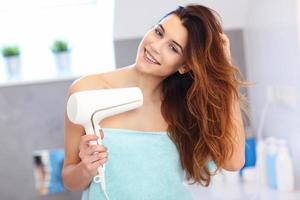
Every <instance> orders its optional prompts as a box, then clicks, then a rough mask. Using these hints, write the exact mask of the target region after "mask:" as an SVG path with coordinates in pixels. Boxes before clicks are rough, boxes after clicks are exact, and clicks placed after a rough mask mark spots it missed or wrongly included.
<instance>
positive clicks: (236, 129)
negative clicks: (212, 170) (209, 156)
mask: <svg viewBox="0 0 300 200" xmlns="http://www.w3.org/2000/svg"><path fill="white" fill-rule="evenodd" d="M220 35H221V39H222V40H223V48H224V52H225V56H226V57H227V59H228V61H229V63H231V60H232V59H231V53H230V41H229V38H228V37H227V36H226V35H225V34H224V33H221V34H220ZM231 109H232V110H231V115H232V120H233V128H232V130H231V132H230V133H231V134H232V135H231V136H232V138H233V141H234V143H233V152H232V155H231V156H230V157H229V158H228V159H227V160H226V162H225V163H224V166H223V169H225V170H229V171H237V170H240V169H241V168H242V167H243V166H244V164H245V133H244V124H243V120H242V114H241V109H240V104H239V101H238V99H237V98H236V97H233V103H232V107H231Z"/></svg>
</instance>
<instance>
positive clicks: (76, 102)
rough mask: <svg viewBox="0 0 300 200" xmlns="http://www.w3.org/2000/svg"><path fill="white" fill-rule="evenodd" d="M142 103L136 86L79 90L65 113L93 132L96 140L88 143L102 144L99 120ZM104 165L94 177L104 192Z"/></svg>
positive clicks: (73, 95) (72, 120) (69, 101)
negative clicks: (96, 137)
mask: <svg viewBox="0 0 300 200" xmlns="http://www.w3.org/2000/svg"><path fill="white" fill-rule="evenodd" d="M142 105H143V94H142V92H141V90H140V88H138V87H129V88H116V89H99V90H87V91H80V92H76V93H74V94H72V95H71V96H70V98H69V100H68V102H67V115H68V118H69V120H70V121H71V122H73V123H75V124H79V125H82V126H83V127H84V129H85V132H86V134H91V135H93V134H95V135H97V136H98V137H99V139H98V141H91V142H90V145H95V144H97V143H98V144H100V145H101V144H102V140H101V137H100V125H99V123H100V121H101V120H102V119H104V118H106V117H109V116H112V115H116V114H119V113H122V112H126V111H129V110H132V109H135V108H138V107H140V106H142ZM104 169H105V166H103V167H99V168H98V175H97V176H95V177H94V179H93V180H94V181H95V182H96V183H100V184H101V188H102V191H103V193H104V195H105V197H106V198H107V199H108V195H107V193H106V185H105V177H104Z"/></svg>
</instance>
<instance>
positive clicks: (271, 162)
mask: <svg viewBox="0 0 300 200" xmlns="http://www.w3.org/2000/svg"><path fill="white" fill-rule="evenodd" d="M266 143H267V156H266V169H267V180H268V185H269V186H270V187H271V188H273V189H277V179H276V157H277V151H278V148H277V139H276V138H273V137H269V138H267V139H266Z"/></svg>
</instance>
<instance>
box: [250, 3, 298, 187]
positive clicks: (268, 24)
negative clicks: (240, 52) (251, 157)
mask: <svg viewBox="0 0 300 200" xmlns="http://www.w3.org/2000/svg"><path fill="white" fill-rule="evenodd" d="M297 7H298V6H297V1H296V0H290V1H285V0H277V1H272V0H252V1H249V7H248V14H247V20H246V26H245V27H246V28H245V47H246V49H245V51H246V58H247V66H248V67H247V71H248V77H249V80H250V81H251V82H252V83H254V84H255V85H254V87H252V88H250V89H249V91H250V104H251V108H252V120H253V125H254V128H255V130H257V127H258V123H259V120H260V117H261V112H262V109H263V106H264V104H265V103H266V100H267V87H268V86H271V87H287V88H291V90H293V91H294V95H293V96H294V100H295V105H294V106H292V107H289V106H286V105H285V104H282V103H278V102H277V103H272V104H271V105H270V106H269V109H268V110H267V113H266V118H265V124H264V127H263V136H264V137H267V136H276V137H280V138H283V139H286V140H287V141H288V146H289V148H290V150H291V154H292V158H293V161H294V167H295V173H296V186H297V188H299V187H300V171H299V168H300V160H299V152H300V146H299V140H300V136H299V133H300V127H299V124H300V106H299V104H300V95H299V91H300V79H299V77H300V67H299V64H300V57H299V53H300V52H299V31H298V30H299V19H298V13H299V10H297Z"/></svg>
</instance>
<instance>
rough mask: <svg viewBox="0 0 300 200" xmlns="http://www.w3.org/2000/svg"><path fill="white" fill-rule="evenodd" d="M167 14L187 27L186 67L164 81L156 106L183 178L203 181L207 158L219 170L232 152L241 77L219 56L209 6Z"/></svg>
mask: <svg viewBox="0 0 300 200" xmlns="http://www.w3.org/2000/svg"><path fill="white" fill-rule="evenodd" d="M171 14H175V15H177V16H178V17H179V18H180V19H181V22H182V24H183V26H184V27H185V28H186V29H187V30H188V42H187V47H186V59H185V61H186V62H185V64H186V65H187V66H188V67H189V69H190V70H189V71H188V72H187V73H185V74H180V73H178V72H176V73H175V74H173V75H171V76H169V77H168V78H166V79H165V80H164V82H163V101H162V106H161V111H162V115H163V117H164V119H165V120H166V122H167V123H168V133H169V136H170V138H171V139H172V140H173V142H174V143H175V144H176V146H177V149H178V151H179V155H180V160H181V165H182V168H183V169H184V170H185V172H186V177H187V179H188V180H191V179H192V180H193V181H194V183H195V182H198V183H200V184H202V185H204V186H208V185H209V183H210V180H211V176H212V174H213V173H212V171H211V170H210V169H209V168H208V162H209V161H213V162H214V163H215V164H216V166H217V169H220V168H221V167H222V166H223V165H224V162H225V161H226V159H228V157H229V156H231V155H232V153H233V142H234V139H233V138H232V136H231V134H230V131H232V130H233V129H234V128H235V127H234V123H233V118H232V115H231V113H232V104H233V102H234V101H236V100H238V101H240V100H242V98H241V96H242V95H241V94H240V92H239V88H240V86H241V85H242V83H243V82H242V81H240V80H241V79H240V78H238V77H240V76H239V75H240V72H239V70H238V69H237V68H236V67H234V66H233V65H232V64H231V62H230V61H229V60H228V58H227V57H226V55H225V52H224V47H223V40H222V38H221V36H220V33H223V30H222V27H221V24H220V21H219V18H218V14H217V13H216V12H215V11H214V10H212V9H210V8H207V7H205V6H201V5H192V4H190V5H187V6H186V7H178V8H177V9H176V10H174V11H171V12H170V13H168V14H167V15H166V16H169V15H171ZM166 16H164V17H163V18H165V17H166Z"/></svg>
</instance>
